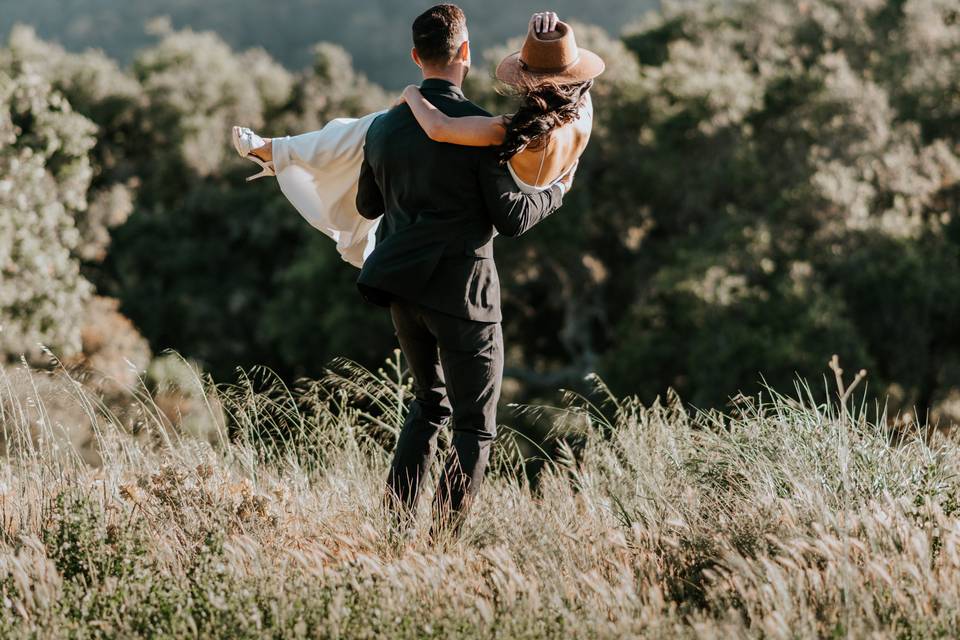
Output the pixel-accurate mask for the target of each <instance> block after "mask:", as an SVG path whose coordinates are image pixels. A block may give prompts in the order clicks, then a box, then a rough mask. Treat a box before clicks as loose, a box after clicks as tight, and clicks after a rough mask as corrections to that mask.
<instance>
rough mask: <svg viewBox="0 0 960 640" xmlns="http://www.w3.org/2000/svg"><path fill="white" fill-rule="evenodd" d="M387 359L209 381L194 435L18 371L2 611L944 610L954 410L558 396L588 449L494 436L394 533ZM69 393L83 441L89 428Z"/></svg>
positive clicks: (802, 614) (290, 616)
mask: <svg viewBox="0 0 960 640" xmlns="http://www.w3.org/2000/svg"><path fill="white" fill-rule="evenodd" d="M396 373H397V372H396V371H393V372H392V374H391V375H385V376H375V375H372V374H367V373H365V372H363V371H360V370H358V369H355V368H353V369H350V370H349V371H348V372H347V374H345V375H343V376H341V377H339V378H338V379H336V380H329V381H325V382H324V383H321V384H317V385H313V386H311V387H308V388H305V389H302V390H300V391H297V392H287V391H285V390H284V389H283V388H282V387H281V386H279V385H277V386H275V387H274V389H273V390H272V391H270V392H266V393H254V392H253V391H251V389H252V386H243V385H241V386H237V387H232V388H229V389H212V388H209V387H208V388H206V389H205V391H206V395H205V397H206V398H208V400H209V402H207V403H205V404H204V406H205V407H206V411H207V414H206V415H207V420H206V422H205V424H207V425H208V426H209V431H208V432H207V433H206V435H204V436H202V437H195V436H190V437H188V436H184V435H182V434H181V432H180V431H178V429H177V428H176V425H175V424H174V422H175V421H172V420H171V419H170V416H169V412H168V411H164V410H162V409H161V408H160V407H159V406H158V405H157V404H156V403H154V402H153V400H152V397H151V395H149V394H147V393H145V392H142V391H141V392H135V391H131V393H130V396H129V398H128V404H129V406H128V408H127V411H126V413H125V417H124V418H122V419H121V418H120V417H118V416H117V415H116V413H115V412H114V411H111V410H110V409H108V408H107V407H105V406H103V405H102V404H100V403H99V402H98V401H97V400H96V399H95V398H93V397H91V396H90V395H89V393H88V392H86V391H85V390H84V388H83V387H81V386H79V385H74V384H73V383H72V382H71V381H70V380H69V378H67V377H65V376H62V375H60V376H56V377H53V378H51V377H49V376H46V375H41V374H37V373H27V372H23V371H20V373H19V377H18V376H17V375H15V373H14V372H10V371H7V372H6V373H4V374H3V376H2V377H0V407H2V409H0V411H2V413H0V421H2V425H3V435H4V441H5V444H6V449H7V457H6V458H5V459H4V460H3V462H2V463H0V518H2V526H0V566H2V571H0V577H2V583H0V584H2V592H3V606H2V611H3V614H2V617H0V636H3V637H11V638H14V637H59V636H70V637H77V638H85V637H136V636H151V637H171V638H172V637H205V638H211V637H223V638H243V637H250V638H255V637H256V638H259V637H276V638H281V637H282V638H299V637H324V638H327V637H329V638H381V637H382V638H424V637H442V638H456V637H482V638H560V637H563V638H623V637H664V638H678V637H705V638H737V637H771V638H798V637H846V636H851V637H903V638H920V637H953V636H956V635H957V634H958V631H960V522H958V518H957V511H958V507H957V493H956V491H957V484H958V475H957V467H958V446H957V443H956V442H955V441H953V440H951V439H949V438H947V437H945V436H943V435H942V434H938V435H936V436H935V437H934V438H932V439H931V438H927V439H920V438H918V439H915V440H908V441H900V442H895V443H891V442H890V437H889V434H888V433H887V431H886V429H885V428H882V427H878V426H877V422H880V423H882V422H883V421H882V420H879V421H870V420H868V419H867V417H866V416H867V412H866V411H864V410H863V409H861V408H857V407H848V409H847V410H843V411H841V410H839V408H838V407H837V406H836V403H834V404H833V405H817V404H816V403H814V402H813V401H812V399H811V397H810V396H809V395H806V394H803V395H798V398H797V399H793V400H790V399H787V398H784V397H779V396H773V397H771V398H769V399H767V400H765V401H760V400H753V401H750V400H742V402H740V404H739V405H738V408H737V411H736V412H735V415H727V416H720V415H695V416H690V415H688V414H689V412H688V411H686V410H684V409H683V407H682V405H681V404H680V403H679V402H678V401H676V400H675V399H670V401H669V402H666V403H664V404H658V405H655V406H652V407H642V406H640V405H639V404H638V403H636V402H635V401H632V400H625V401H615V400H613V399H610V402H609V404H608V405H607V406H604V407H603V408H602V411H601V410H600V409H596V408H593V407H592V406H590V405H589V404H588V403H586V402H585V401H578V400H576V399H573V400H572V402H571V405H570V407H569V408H568V409H567V411H566V413H565V414H560V415H561V416H562V415H567V416H570V417H574V418H576V422H577V424H578V425H579V427H580V428H582V429H583V430H584V432H585V433H584V435H583V441H584V442H585V445H584V448H583V450H582V451H578V452H577V454H576V455H574V454H573V452H572V451H570V450H564V451H563V452H562V455H561V456H559V457H560V460H559V461H558V462H554V463H551V464H550V465H548V467H547V469H546V471H545V472H544V475H543V476H542V478H541V481H540V482H539V484H538V486H537V488H536V490H535V491H534V490H532V489H531V488H530V487H529V485H528V484H527V483H526V482H525V481H523V480H522V474H520V473H519V472H517V471H516V470H514V469H513V461H515V452H516V449H515V448H514V447H512V446H510V445H509V439H505V440H504V443H503V444H504V445H505V446H503V447H502V448H501V450H500V452H499V453H500V458H499V460H500V464H499V465H498V468H497V469H496V470H495V472H494V473H493V474H491V477H490V478H489V481H488V483H487V484H486V485H485V487H484V490H483V492H482V494H481V498H480V500H479V502H478V504H477V505H476V508H475V510H474V511H473V512H472V514H471V517H470V519H469V522H468V525H467V528H466V531H465V533H464V536H463V538H462V539H461V540H460V541H459V542H457V543H455V544H452V545H449V546H447V547H445V548H438V547H432V546H431V545H430V544H429V543H428V542H427V541H426V539H425V538H424V537H415V538H414V539H413V540H412V541H404V542H402V543H399V542H396V540H395V539H394V538H393V537H392V536H391V535H390V532H389V531H388V530H387V528H386V526H385V525H384V522H385V519H384V517H383V514H382V513H381V512H380V507H379V504H380V494H381V489H382V484H383V478H384V474H385V467H386V464H387V460H388V453H387V451H386V448H389V445H390V441H391V438H392V434H393V433H395V430H396V428H397V425H398V424H399V422H400V419H401V417H402V406H403V404H404V400H405V394H406V393H407V392H406V390H405V389H404V387H403V385H402V384H398V383H396V382H390V381H389V378H391V377H393V378H395V377H396ZM24 376H26V377H24ZM381 377H382V378H384V379H382V380H377V378H381ZM197 384H198V385H199V384H200V383H199V381H197ZM800 391H801V392H802V389H801V390H800ZM54 393H56V394H57V400H56V403H57V405H58V406H59V407H61V410H60V411H58V412H51V411H48V410H47V403H48V402H50V398H51V397H52V395H51V394H54ZM68 401H69V402H72V405H73V407H74V412H73V416H74V417H75V419H76V420H77V421H78V422H80V421H83V422H85V423H88V424H89V427H90V433H91V434H92V435H91V442H90V443H89V446H90V447H92V449H93V450H94V451H95V453H96V455H90V454H86V455H80V454H78V449H77V447H76V446H75V445H76V443H77V438H75V437H70V433H71V427H70V425H65V424H63V423H62V420H63V416H64V415H67V414H66V413H65V411H64V410H63V409H62V407H63V406H65V404H69V402H68ZM130 416H134V418H133V419H131V418H130ZM604 416H609V417H604ZM227 418H229V419H227ZM504 419H505V420H509V416H504ZM226 424H231V425H233V427H231V428H233V429H235V430H236V432H235V433H234V438H233V439H232V441H231V439H228V438H227V434H226V426H225V425H226ZM254 434H256V436H254ZM925 440H926V441H925ZM71 443H73V444H71ZM91 461H93V462H94V463H95V464H91ZM425 528H426V527H423V529H425ZM421 535H422V534H421Z"/></svg>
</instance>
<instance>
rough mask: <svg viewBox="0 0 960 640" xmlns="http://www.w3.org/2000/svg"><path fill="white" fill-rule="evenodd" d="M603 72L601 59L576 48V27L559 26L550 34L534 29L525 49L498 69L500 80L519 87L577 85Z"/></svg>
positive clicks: (510, 57) (565, 24)
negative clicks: (574, 33) (548, 84)
mask: <svg viewBox="0 0 960 640" xmlns="http://www.w3.org/2000/svg"><path fill="white" fill-rule="evenodd" d="M604 68H605V65H604V64H603V59H602V58H601V57H600V56H598V55H597V54H595V53H594V52H593V51H588V50H587V49H581V48H580V47H578V46H577V41H576V39H575V38H574V37H573V27H571V26H570V25H568V24H567V23H566V22H558V23H557V28H556V30H554V31H548V32H547V33H536V32H535V31H534V29H533V25H531V26H530V30H529V31H528V32H527V39H526V40H525V41H524V43H523V49H521V50H520V51H518V52H517V53H514V54H511V55H509V56H507V57H506V58H504V59H503V60H502V61H501V62H500V64H499V65H498V66H497V79H498V80H501V81H503V82H506V83H507V84H512V85H517V86H535V85H538V84H540V83H543V82H556V83H557V84H575V83H577V82H584V81H586V80H591V79H593V78H596V77H597V76H598V75H600V74H601V73H603V70H604Z"/></svg>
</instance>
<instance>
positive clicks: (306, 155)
mask: <svg viewBox="0 0 960 640" xmlns="http://www.w3.org/2000/svg"><path fill="white" fill-rule="evenodd" d="M383 113H384V112H383V111H377V112H376V113H371V114H370V115H367V116H364V117H362V118H337V119H336V120H332V121H330V122H328V123H327V124H326V125H325V126H324V127H323V128H322V129H320V130H319V131H311V132H310V133H304V134H302V135H298V136H288V137H284V138H274V139H273V167H274V171H275V172H276V174H277V182H278V183H279V184H280V190H281V191H283V195H285V196H286V197H287V199H288V200H289V201H290V203H291V204H292V205H293V206H294V207H295V208H296V209H297V211H299V212H300V215H301V216H303V217H304V219H305V220H306V221H307V222H309V223H310V225H311V226H313V227H314V228H316V229H318V230H320V231H322V232H323V233H325V234H327V235H328V236H330V238H332V239H333V241H334V242H336V243H337V251H338V252H340V255H341V256H343V259H344V260H346V261H347V262H349V263H350V264H352V265H353V266H355V267H360V266H361V265H362V264H363V261H364V259H365V258H366V257H367V256H368V255H370V252H371V251H373V246H374V243H375V241H376V238H375V235H376V231H377V225H378V224H379V222H380V220H379V219H377V220H367V219H366V218H364V217H363V216H361V215H360V213H359V212H358V211H357V205H356V199H357V182H358V180H359V178H360V165H361V164H362V163H363V144H364V140H365V138H366V136H367V129H369V128H370V125H371V123H373V121H374V120H375V119H376V118H377V117H378V116H380V115H381V114H383ZM507 166H508V167H509V168H510V175H512V176H513V178H514V181H515V182H516V183H517V188H518V189H519V190H520V191H523V192H525V193H533V192H537V191H542V190H544V189H548V188H549V187H550V186H552V183H551V184H549V185H545V186H542V187H539V186H533V185H528V184H525V183H524V182H523V181H521V180H520V179H519V178H518V177H517V175H516V173H514V172H513V168H512V167H510V165H509V164H508V165H507Z"/></svg>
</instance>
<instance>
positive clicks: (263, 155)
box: [250, 138, 273, 162]
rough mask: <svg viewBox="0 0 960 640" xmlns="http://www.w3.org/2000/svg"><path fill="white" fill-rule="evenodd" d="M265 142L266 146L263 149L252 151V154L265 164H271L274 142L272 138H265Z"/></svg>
mask: <svg viewBox="0 0 960 640" xmlns="http://www.w3.org/2000/svg"><path fill="white" fill-rule="evenodd" d="M264 141H265V142H266V144H264V145H263V146H262V147H257V148H256V149H252V150H251V151H250V153H252V154H253V155H255V156H257V157H258V158H260V159H261V160H263V161H264V162H270V161H272V160H273V140H272V139H270V138H264Z"/></svg>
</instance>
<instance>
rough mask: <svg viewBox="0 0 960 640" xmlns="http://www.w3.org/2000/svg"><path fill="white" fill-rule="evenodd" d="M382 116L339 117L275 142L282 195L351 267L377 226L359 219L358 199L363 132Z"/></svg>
mask: <svg viewBox="0 0 960 640" xmlns="http://www.w3.org/2000/svg"><path fill="white" fill-rule="evenodd" d="M383 113H384V112H383V111H377V112H375V113H371V114H369V115H366V116H364V117H362V118H337V119H336V120H331V121H330V122H328V123H327V124H326V125H325V126H324V127H323V128H322V129H320V130H319V131H311V132H310V133H304V134H302V135H298V136H288V137H283V138H274V139H273V166H274V170H275V172H276V174H277V182H278V183H279V184H280V190H281V191H282V192H283V195H284V196H286V197H287V199H288V200H289V201H290V203H291V204H292V205H293V206H294V207H295V208H296V209H297V211H299V212H300V215H301V216H303V218H304V219H305V220H306V221H307V222H309V223H310V225H311V226H312V227H314V228H315V229H318V230H319V231H322V232H323V233H324V234H326V235H327V236H329V237H330V238H331V239H333V241H334V242H336V243H337V251H338V252H339V253H340V255H341V256H342V257H343V259H344V260H345V261H347V262H349V263H350V264H352V265H353V266H355V267H360V266H361V265H362V264H363V261H364V259H365V258H366V257H367V256H368V255H370V252H371V251H373V246H374V243H375V235H376V230H377V225H378V224H379V219H378V220H367V219H366V218H364V217H363V216H361V215H360V213H359V212H358V211H357V205H356V198H357V181H358V178H359V176H360V165H361V164H362V162H363V145H364V140H365V139H366V135H367V129H369V128H370V125H371V123H372V122H373V121H374V120H375V119H376V118H377V117H379V116H380V115H382V114H383Z"/></svg>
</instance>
